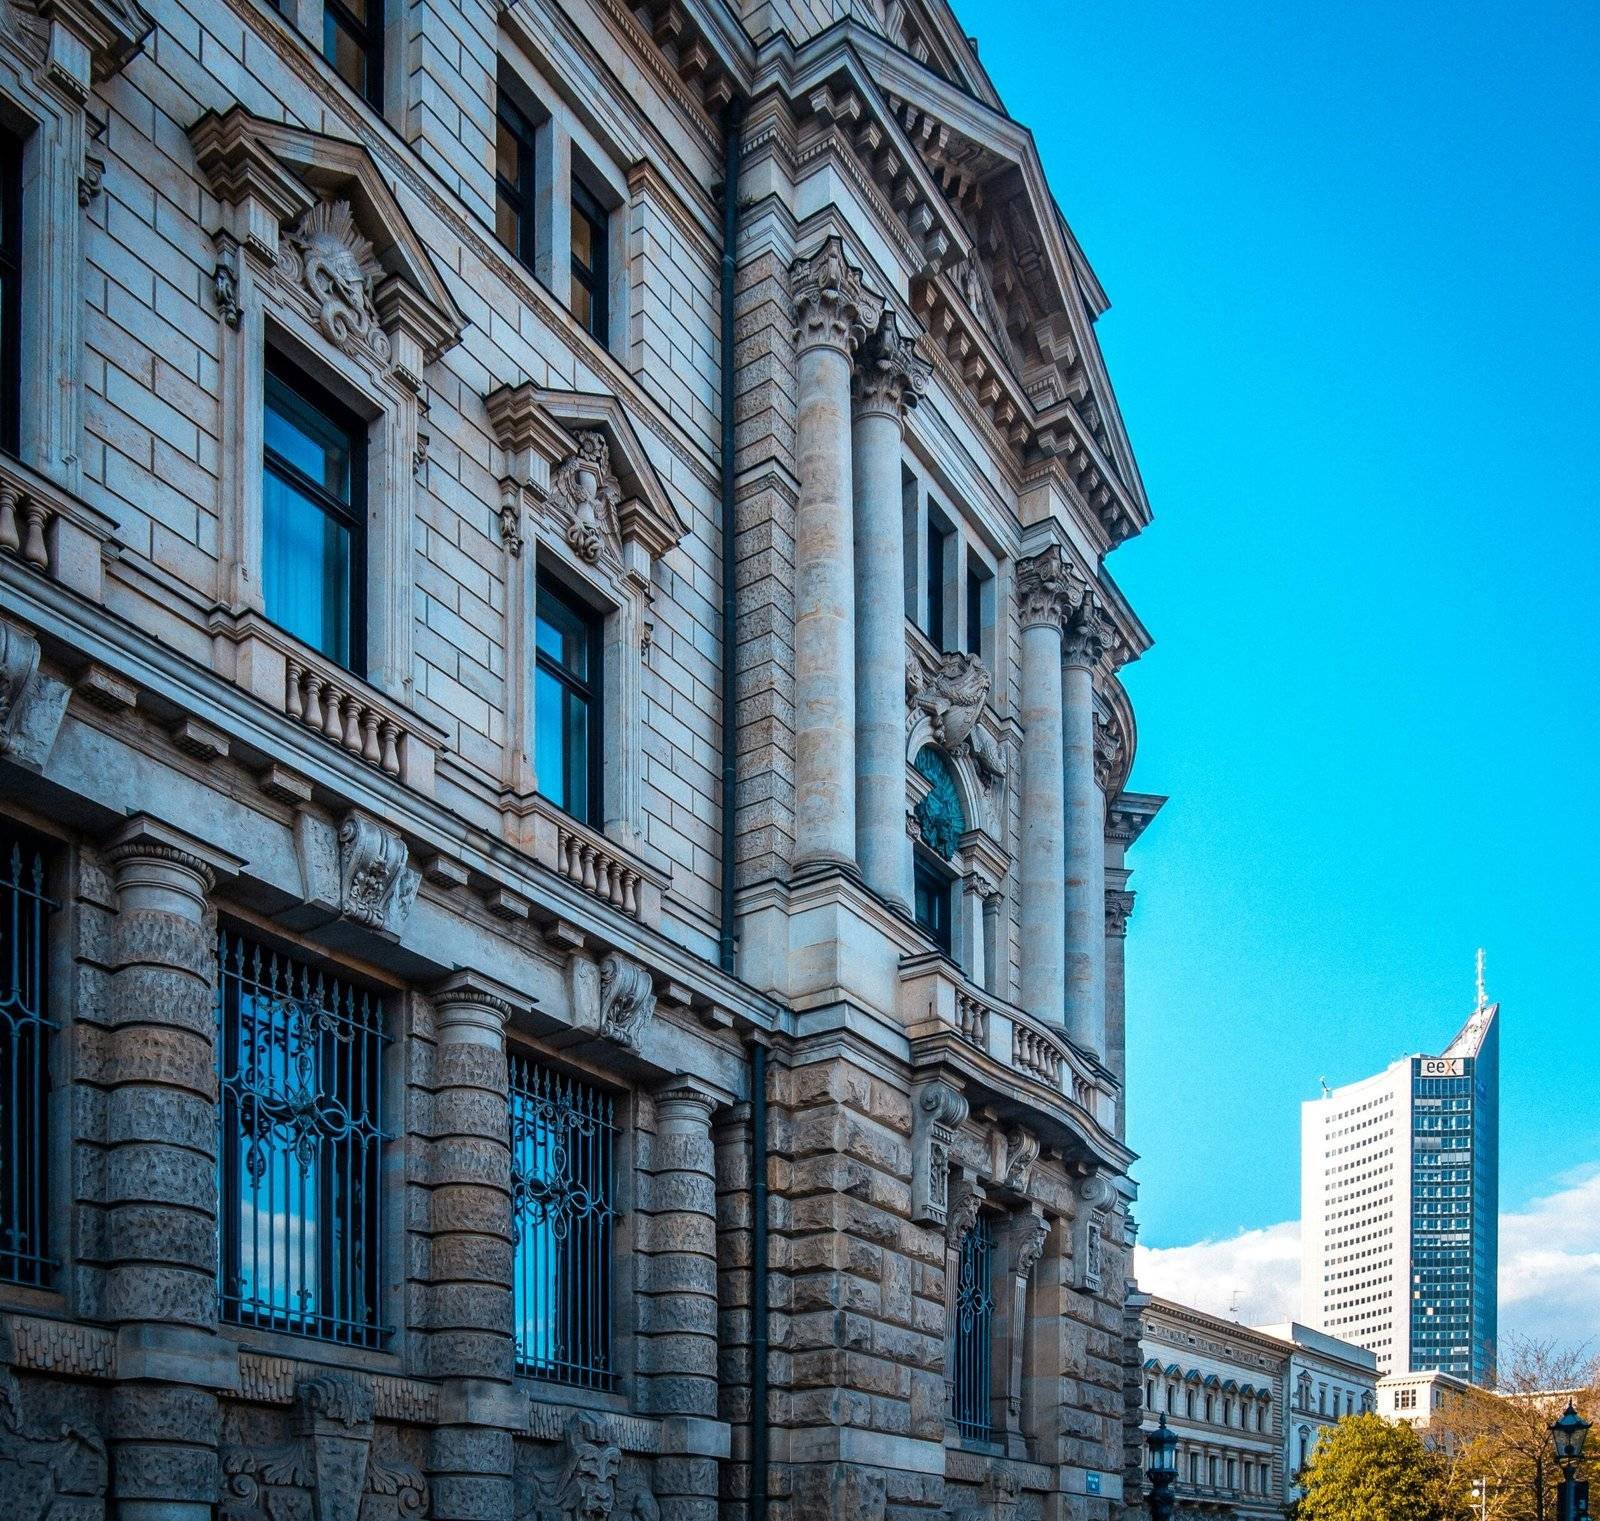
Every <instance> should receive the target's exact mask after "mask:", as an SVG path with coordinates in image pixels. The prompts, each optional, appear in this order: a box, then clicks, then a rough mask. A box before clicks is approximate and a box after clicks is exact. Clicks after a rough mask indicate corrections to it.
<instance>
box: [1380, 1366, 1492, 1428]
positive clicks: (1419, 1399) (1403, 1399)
mask: <svg viewBox="0 0 1600 1521" xmlns="http://www.w3.org/2000/svg"><path fill="white" fill-rule="evenodd" d="M1475 1389H1476V1386H1475V1385H1473V1384H1470V1383H1468V1382H1467V1380H1466V1379H1464V1378H1456V1377H1455V1376H1454V1375H1453V1374H1449V1373H1438V1372H1428V1373H1389V1374H1385V1375H1384V1377H1382V1378H1380V1379H1379V1380H1378V1414H1379V1415H1381V1416H1382V1417H1383V1418H1384V1420H1386V1421H1392V1422H1394V1423H1395V1424H1396V1425H1403V1426H1410V1427H1411V1428H1412V1429H1413V1430H1416V1431H1426V1430H1427V1429H1428V1427H1429V1426H1430V1425H1431V1424H1432V1422H1433V1418H1434V1416H1435V1415H1436V1414H1437V1413H1438V1412H1439V1411H1440V1410H1442V1409H1444V1407H1445V1406H1447V1405H1448V1404H1449V1403H1450V1401H1451V1400H1454V1399H1461V1398H1462V1397H1464V1396H1468V1395H1471V1394H1473V1393H1474V1391H1475Z"/></svg>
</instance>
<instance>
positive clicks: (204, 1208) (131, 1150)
mask: <svg viewBox="0 0 1600 1521" xmlns="http://www.w3.org/2000/svg"><path fill="white" fill-rule="evenodd" d="M106 1196H107V1197H108V1198H109V1199H142V1200H146V1201H148V1202H150V1203H155V1204H175V1205H179V1206H181V1207H183V1208H187V1209H194V1210H199V1211H200V1212H201V1213H203V1214H208V1215H214V1214H215V1213H216V1209H217V1172H216V1163H215V1162H214V1161H213V1160H212V1158H210V1157H207V1156H203V1155H201V1154H200V1153H199V1152H194V1151H183V1150H180V1149H179V1148H178V1147H176V1146H163V1145H160V1144H157V1143H153V1142H152V1143H150V1144H147V1145H137V1144H130V1145H126V1146H118V1147H116V1148H115V1149H114V1150H113V1151H112V1152H111V1153H110V1155H109V1156H108V1157H107V1159H106Z"/></svg>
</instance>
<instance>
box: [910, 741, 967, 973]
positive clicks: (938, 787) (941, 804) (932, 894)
mask: <svg viewBox="0 0 1600 1521" xmlns="http://www.w3.org/2000/svg"><path fill="white" fill-rule="evenodd" d="M912 764H913V765H914V766H915V767H916V770H917V774H918V775H919V776H921V777H923V778H924V779H925V780H926V781H927V782H928V793H927V796H926V797H924V798H923V799H922V801H921V802H919V803H918V804H917V807H916V814H915V817H916V821H917V831H918V833H919V835H920V836H921V843H920V844H919V845H917V846H916V848H915V850H914V853H913V859H912V867H911V873H912V878H911V885H912V890H913V892H914V894H915V903H914V904H913V908H914V911H915V918H916V921H917V923H918V924H919V925H920V926H921V927H922V928H923V929H924V930H926V931H927V933H928V936H929V938H930V939H931V940H932V941H933V943H934V944H935V945H937V946H938V947H939V949H940V950H942V951H943V952H944V953H945V954H946V955H947V956H948V955H950V954H951V950H952V946H953V943H954V936H953V934H952V926H951V921H952V918H953V915H952V912H951V902H950V900H951V896H952V887H953V884H954V880H955V879H954V877H953V875H952V873H951V871H950V869H949V867H947V866H946V865H945V864H944V863H945V862H946V861H950V860H953V859H954V857H955V854H956V851H957V850H958V849H959V848H960V843H961V836H962V834H963V832H964V831H965V830H966V827H967V821H966V814H965V811H964V810H963V808H962V806H961V793H960V790H959V789H958V788H957V786H956V779H955V776H954V775H953V773H952V772H951V770H950V767H949V764H948V763H947V762H946V761H945V759H944V757H943V756H942V755H940V753H939V752H938V751H937V750H936V749H934V747H933V746H932V745H924V746H923V747H922V749H920V750H919V751H918V752H917V757H916V759H915V760H914V761H913V762H912Z"/></svg>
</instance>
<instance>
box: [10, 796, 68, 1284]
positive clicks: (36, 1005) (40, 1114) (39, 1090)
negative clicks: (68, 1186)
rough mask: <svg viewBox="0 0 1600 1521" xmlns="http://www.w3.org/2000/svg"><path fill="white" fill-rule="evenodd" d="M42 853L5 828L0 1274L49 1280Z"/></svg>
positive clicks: (46, 905)
mask: <svg viewBox="0 0 1600 1521" xmlns="http://www.w3.org/2000/svg"><path fill="white" fill-rule="evenodd" d="M54 907H55V904H54V903H52V902H51V901H50V899H49V898H47V897H46V896H45V891H44V853H43V851H41V850H40V849H39V847H38V845H37V844H36V843H35V842H33V841H32V840H30V839H28V838H27V837H26V836H24V835H22V834H21V833H19V832H18V831H17V830H15V829H12V828H9V827H7V828H5V829H4V830H3V832H0V976H3V978H4V981H3V983H0V1157H4V1159H5V1163H4V1166H0V1279H3V1280H4V1281H6V1282H8V1283H22V1284H27V1285H29V1286H30V1287H32V1288H43V1287H45V1286H46V1285H47V1284H48V1283H49V1279H50V1269H51V1267H52V1266H53V1264H52V1263H51V1261H50V1258H49V1255H48V1252H49V1241H48V1239H47V1232H48V1225H49V1199H48V1184H49V1168H48V1154H49V1136H48V1133H47V1130H46V1122H47V1116H48V1109H49V1099H50V1068H49V1060H48V1057H49V1031H50V1029H51V1025H50V1020H49V1016H48V1013H47V1010H46V987H45V979H46V977H47V975H48V972H47V960H46V950H47V946H46V928H47V922H48V919H49V915H50V910H51V909H53V908H54Z"/></svg>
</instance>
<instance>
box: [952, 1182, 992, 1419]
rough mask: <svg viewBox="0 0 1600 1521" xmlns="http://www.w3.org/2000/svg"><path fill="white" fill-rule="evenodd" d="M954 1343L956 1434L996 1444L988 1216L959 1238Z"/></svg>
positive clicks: (980, 1216) (978, 1220)
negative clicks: (994, 1440)
mask: <svg viewBox="0 0 1600 1521" xmlns="http://www.w3.org/2000/svg"><path fill="white" fill-rule="evenodd" d="M951 1339H952V1346H951V1352H950V1365H951V1368H952V1370H953V1372H954V1375H955V1376H954V1380H953V1385H954V1388H953V1399H954V1409H953V1411H952V1414H953V1416H954V1418H955V1423H956V1430H957V1431H958V1432H959V1433H960V1435H961V1436H962V1437H964V1438H965V1439H967V1440H968V1441H978V1442H989V1441H992V1440H993V1439H994V1425H993V1418H992V1412H991V1409H990V1406H991V1393H992V1389H993V1380H994V1374H993V1366H994V1363H993V1352H994V1227H993V1225H992V1224H991V1222H990V1219H989V1216H988V1215H986V1214H982V1213H980V1214H979V1215H978V1218H977V1219H976V1220H975V1221H974V1222H973V1225H972V1229H971V1230H969V1231H968V1232H967V1233H966V1235H965V1236H963V1237H962V1238H961V1252H960V1256H959V1259H958V1264H957V1269H956V1302H955V1325H954V1327H953V1334H952V1338H951Z"/></svg>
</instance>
